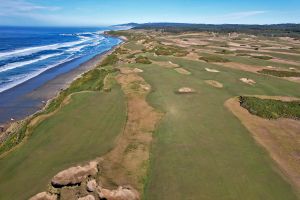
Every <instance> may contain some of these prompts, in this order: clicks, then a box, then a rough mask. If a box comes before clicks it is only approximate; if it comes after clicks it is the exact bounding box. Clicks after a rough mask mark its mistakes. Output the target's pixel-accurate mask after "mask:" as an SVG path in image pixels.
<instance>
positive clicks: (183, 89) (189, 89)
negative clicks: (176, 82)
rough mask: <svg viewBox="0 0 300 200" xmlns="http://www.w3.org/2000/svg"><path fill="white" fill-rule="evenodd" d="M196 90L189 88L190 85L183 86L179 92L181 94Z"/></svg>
mask: <svg viewBox="0 0 300 200" xmlns="http://www.w3.org/2000/svg"><path fill="white" fill-rule="evenodd" d="M194 92H195V90H194V89H192V88H189V87H182V88H179V89H178V93H181V94H187V93H194Z"/></svg>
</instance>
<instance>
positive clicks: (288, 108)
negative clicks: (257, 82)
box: [240, 96, 300, 119]
mask: <svg viewBox="0 0 300 200" xmlns="http://www.w3.org/2000/svg"><path fill="white" fill-rule="evenodd" d="M240 105H241V106H242V107H244V108H246V109H247V110H248V111H249V112H250V113H251V114H254V115H257V116H260V117H263V118H267V119H278V118H282V117H284V118H291V119H300V101H290V102H284V101H280V100H273V99H260V98H257V97H244V96H241V97H240Z"/></svg>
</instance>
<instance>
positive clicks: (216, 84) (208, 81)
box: [205, 80, 223, 88]
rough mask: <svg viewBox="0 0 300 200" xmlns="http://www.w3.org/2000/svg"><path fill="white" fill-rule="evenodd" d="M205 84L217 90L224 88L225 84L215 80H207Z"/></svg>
mask: <svg viewBox="0 0 300 200" xmlns="http://www.w3.org/2000/svg"><path fill="white" fill-rule="evenodd" d="M205 83H207V84H208V85H211V86H213V87H216V88H223V84H222V83H220V82H218V81H215V80H207V81H205Z"/></svg>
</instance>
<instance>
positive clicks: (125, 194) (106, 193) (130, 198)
mask: <svg viewBox="0 0 300 200" xmlns="http://www.w3.org/2000/svg"><path fill="white" fill-rule="evenodd" d="M97 193H98V195H99V198H100V199H107V200H139V199H140V196H139V193H138V192H137V191H136V190H134V189H133V188H131V187H122V186H120V187H118V189H116V190H108V189H104V188H101V187H98V192H97Z"/></svg>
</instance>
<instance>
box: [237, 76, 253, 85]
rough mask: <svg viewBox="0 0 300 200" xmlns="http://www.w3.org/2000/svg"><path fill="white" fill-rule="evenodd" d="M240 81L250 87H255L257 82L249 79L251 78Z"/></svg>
mask: <svg viewBox="0 0 300 200" xmlns="http://www.w3.org/2000/svg"><path fill="white" fill-rule="evenodd" d="M240 81H242V82H244V83H246V84H249V85H254V84H255V83H256V82H255V81H254V80H252V79H249V78H241V79H240Z"/></svg>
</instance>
